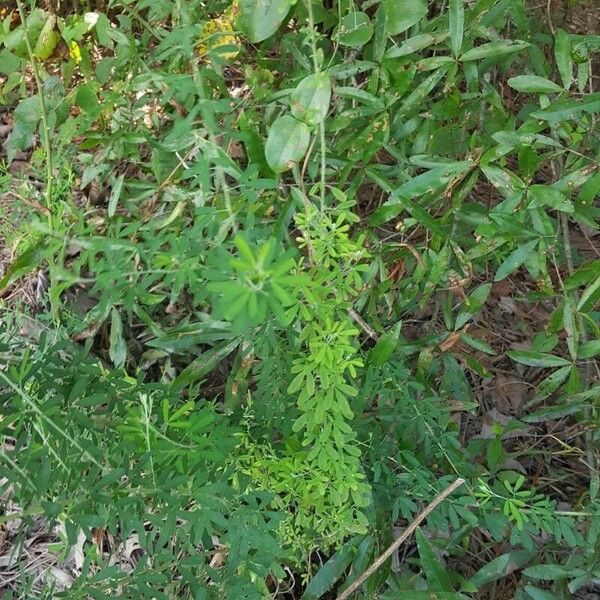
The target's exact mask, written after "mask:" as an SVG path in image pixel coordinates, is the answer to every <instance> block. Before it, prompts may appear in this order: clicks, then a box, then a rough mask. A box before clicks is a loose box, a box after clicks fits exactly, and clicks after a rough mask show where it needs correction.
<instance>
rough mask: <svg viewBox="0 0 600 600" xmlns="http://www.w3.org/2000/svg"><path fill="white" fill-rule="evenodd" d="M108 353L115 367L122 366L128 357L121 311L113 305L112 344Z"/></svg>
mask: <svg viewBox="0 0 600 600" xmlns="http://www.w3.org/2000/svg"><path fill="white" fill-rule="evenodd" d="M108 355H109V356H110V360H112V362H113V365H115V368H117V369H118V368H120V367H122V366H123V365H124V364H125V359H126V358H127V344H125V340H124V339H123V324H122V322H121V315H120V314H119V311H118V310H117V309H116V308H114V307H113V309H112V314H111V324H110V346H109V349H108Z"/></svg>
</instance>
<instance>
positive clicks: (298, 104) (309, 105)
mask: <svg viewBox="0 0 600 600" xmlns="http://www.w3.org/2000/svg"><path fill="white" fill-rule="evenodd" d="M330 100H331V80H330V79H329V75H328V74H327V73H315V74H314V75H308V76H307V77H305V78H304V79H303V80H302V81H301V82H300V83H299V84H298V85H297V86H296V89H295V90H294V91H293V92H292V94H291V96H290V106H291V109H292V114H293V115H294V117H296V119H299V120H300V121H304V122H305V123H306V124H307V125H313V126H314V125H317V124H318V123H320V122H321V121H322V120H323V119H324V118H325V116H326V115H327V111H328V110H329V102H330Z"/></svg>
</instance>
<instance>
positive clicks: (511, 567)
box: [470, 550, 537, 588]
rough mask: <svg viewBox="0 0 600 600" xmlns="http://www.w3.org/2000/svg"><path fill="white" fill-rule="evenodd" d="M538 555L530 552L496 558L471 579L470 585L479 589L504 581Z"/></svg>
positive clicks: (513, 553)
mask: <svg viewBox="0 0 600 600" xmlns="http://www.w3.org/2000/svg"><path fill="white" fill-rule="evenodd" d="M536 554H537V552H535V551H529V550H521V551H516V552H508V553H507V554H502V556H499V557H498V558H494V560H491V561H490V562H489V563H487V564H486V565H484V566H483V567H482V568H481V569H479V571H477V573H475V575H473V577H471V579H470V583H472V584H473V585H474V586H475V587H477V588H479V587H481V586H483V585H485V584H486V583H490V582H492V581H497V580H498V579H502V578H504V577H506V576H507V575H510V574H511V573H512V572H513V571H516V570H517V569H520V568H522V567H523V565H526V564H527V563H528V562H529V561H530V560H531V559H532V558H533V557H534V556H536Z"/></svg>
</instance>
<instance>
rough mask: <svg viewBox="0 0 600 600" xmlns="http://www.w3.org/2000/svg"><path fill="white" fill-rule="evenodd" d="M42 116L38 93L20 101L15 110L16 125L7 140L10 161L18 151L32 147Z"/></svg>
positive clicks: (14, 119)
mask: <svg viewBox="0 0 600 600" xmlns="http://www.w3.org/2000/svg"><path fill="white" fill-rule="evenodd" d="M41 116H42V111H41V107H40V98H39V96H38V95H37V94H33V95H32V96H29V98H25V99H23V100H21V102H19V104H18V105H17V107H16V108H15V110H14V112H13V122H14V125H13V127H12V129H11V132H10V134H9V136H8V140H7V142H6V149H7V155H8V162H9V163H10V162H12V160H13V159H14V157H15V155H16V153H17V152H18V151H20V150H27V149H28V148H30V147H31V145H32V143H33V136H34V133H35V130H36V129H37V126H38V123H39V120H40V118H41Z"/></svg>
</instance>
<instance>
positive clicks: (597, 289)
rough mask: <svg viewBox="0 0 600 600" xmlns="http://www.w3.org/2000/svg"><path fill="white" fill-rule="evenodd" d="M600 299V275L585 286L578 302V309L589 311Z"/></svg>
mask: <svg viewBox="0 0 600 600" xmlns="http://www.w3.org/2000/svg"><path fill="white" fill-rule="evenodd" d="M599 301H600V276H599V277H598V278H597V279H596V280H595V281H593V282H592V283H590V285H588V287H586V288H585V290H584V291H583V294H581V298H580V299H579V303H578V304H577V310H578V311H581V312H587V311H589V310H591V309H592V308H594V306H595V305H596V304H597V303H598V302H599Z"/></svg>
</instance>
